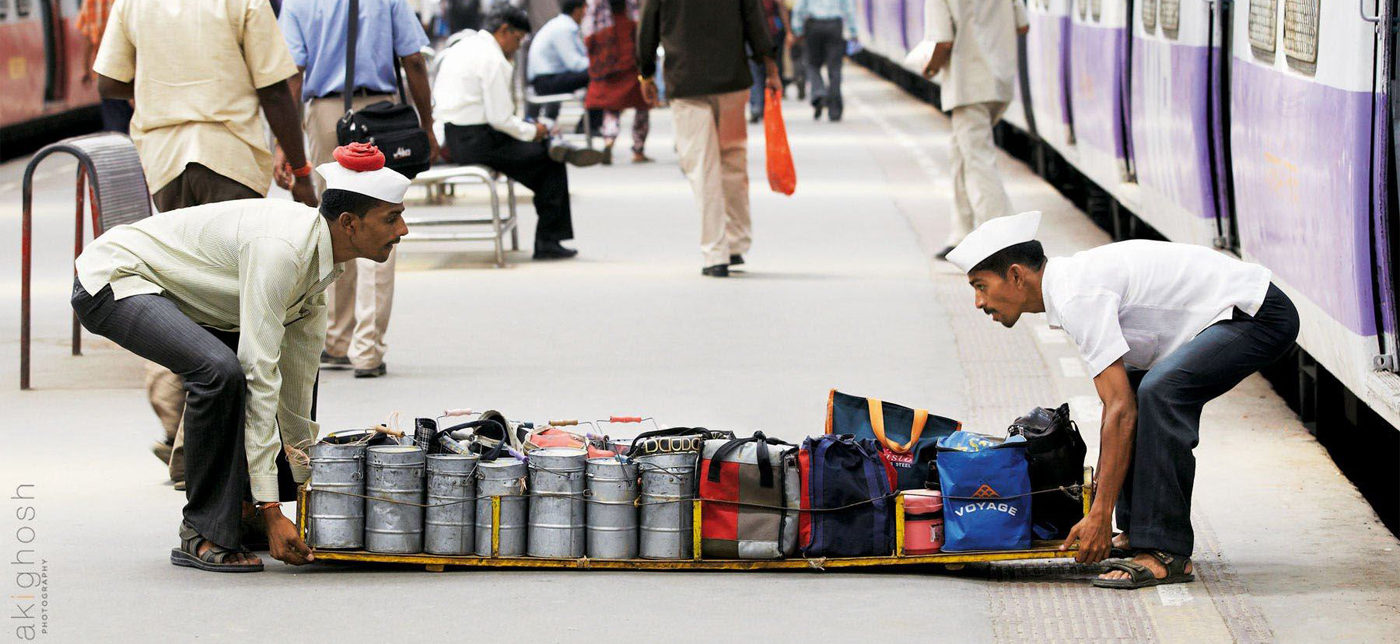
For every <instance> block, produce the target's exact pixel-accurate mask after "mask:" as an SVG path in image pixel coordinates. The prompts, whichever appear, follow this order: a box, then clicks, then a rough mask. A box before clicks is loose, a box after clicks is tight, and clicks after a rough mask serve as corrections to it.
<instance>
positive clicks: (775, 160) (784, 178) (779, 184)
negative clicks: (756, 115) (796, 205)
mask: <svg viewBox="0 0 1400 644" xmlns="http://www.w3.org/2000/svg"><path fill="white" fill-rule="evenodd" d="M763 138H764V140H765V143H766V144H767V146H768V187H769V188H772V189H773V192H781V193H783V194H785V195H791V194H792V193H793V192H795V191H796V190H797V170H795V169H793V167H792V149H791V148H789V147H788V140H787V128H786V127H783V98H782V95H780V94H779V93H778V90H775V89H772V88H769V89H766V90H764V99H763Z"/></svg>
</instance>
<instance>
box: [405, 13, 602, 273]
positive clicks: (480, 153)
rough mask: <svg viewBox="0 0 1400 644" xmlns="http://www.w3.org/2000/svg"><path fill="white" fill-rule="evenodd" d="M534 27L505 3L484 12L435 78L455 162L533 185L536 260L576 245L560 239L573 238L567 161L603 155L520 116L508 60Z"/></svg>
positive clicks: (438, 110)
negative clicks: (552, 136) (555, 137)
mask: <svg viewBox="0 0 1400 644" xmlns="http://www.w3.org/2000/svg"><path fill="white" fill-rule="evenodd" d="M528 33H530V21H529V19H528V18H527V17H526V16H525V12H524V11H522V10H520V9H519V8H516V7H514V6H511V5H510V4H508V3H504V2H503V3H501V4H498V5H496V7H495V8H494V9H492V10H491V13H490V14H488V15H487V16H486V20H485V21H484V24H483V28H482V30H481V31H478V32H476V33H473V34H470V35H468V36H466V37H464V38H462V39H461V40H459V41H458V42H457V43H456V44H454V45H452V46H451V47H449V48H447V50H446V51H443V52H442V53H441V54H440V55H439V56H440V58H441V61H442V62H441V63H440V65H441V66H440V67H439V68H438V75H437V80H436V82H435V83H434V84H433V96H435V97H437V106H436V107H435V108H434V115H435V116H436V120H438V121H439V122H441V123H443V124H444V129H445V131H446V135H447V136H446V138H447V152H448V155H449V156H451V157H452V160H453V161H455V162H457V163H462V164H480V165H484V166H488V167H490V168H492V169H494V170H496V171H499V172H501V173H504V174H505V175H506V176H509V177H510V178H512V179H515V180H516V181H519V182H520V183H523V184H525V186H526V187H528V188H529V189H530V190H532V191H534V193H535V200H534V202H535V213H536V214H537V215H539V224H538V225H537V226H536V227H535V255H534V258H535V259H567V258H570V257H573V256H575V255H577V254H578V251H577V250H574V249H572V248H566V247H565V246H564V245H563V244H562V243H560V242H563V241H565V240H568V239H573V238H574V226H573V213H572V212H571V210H570V206H569V174H568V170H567V169H566V168H565V166H564V163H565V162H569V163H573V164H575V165H592V164H595V163H598V162H600V161H602V160H603V153H602V152H601V151H598V150H592V149H588V148H571V147H568V146H564V145H557V144H556V145H549V144H548V143H547V142H546V138H547V137H548V134H549V130H548V128H547V127H546V126H545V125H544V124H542V123H529V122H527V121H525V120H524V119H522V118H520V117H519V116H516V114H515V105H514V103H513V102H512V101H511V93H510V79H511V65H510V59H511V57H512V56H514V55H515V52H516V50H518V49H520V41H521V40H523V39H524V38H525V35H526V34H528Z"/></svg>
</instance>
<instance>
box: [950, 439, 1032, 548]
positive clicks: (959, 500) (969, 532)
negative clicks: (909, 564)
mask: <svg viewBox="0 0 1400 644" xmlns="http://www.w3.org/2000/svg"><path fill="white" fill-rule="evenodd" d="M938 475H939V482H940V483H941V485H942V488H943V528H944V543H943V550H944V552H949V551H967V550H1025V549H1026V548H1029V547H1030V545H1031V497H1030V493H1031V479H1030V471H1029V469H1028V468H1027V465H1026V441H1025V439H1024V438H1022V437H1020V436H1013V437H1011V438H1010V439H1007V440H1005V441H1002V440H1001V439H998V438H993V437H990V436H981V435H978V434H972V433H970V432H963V431H958V432H954V433H952V434H950V435H948V436H947V437H945V438H943V439H941V440H939V441H938Z"/></svg>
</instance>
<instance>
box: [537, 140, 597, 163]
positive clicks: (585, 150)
mask: <svg viewBox="0 0 1400 644" xmlns="http://www.w3.org/2000/svg"><path fill="white" fill-rule="evenodd" d="M549 158H550V159H553V160H554V161H555V162H558V163H567V164H569V165H572V166H578V167H580V168H586V167H588V166H591V165H598V164H599V163H602V162H603V151H602V150H594V149H593V148H589V147H579V146H577V145H574V144H572V143H567V142H564V141H555V142H553V143H551V144H550V145H549Z"/></svg>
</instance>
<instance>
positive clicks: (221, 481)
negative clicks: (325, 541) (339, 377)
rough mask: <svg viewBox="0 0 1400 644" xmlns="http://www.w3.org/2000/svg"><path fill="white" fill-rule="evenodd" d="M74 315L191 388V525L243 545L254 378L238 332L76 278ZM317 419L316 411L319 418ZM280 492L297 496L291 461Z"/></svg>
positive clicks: (159, 299)
mask: <svg viewBox="0 0 1400 644" xmlns="http://www.w3.org/2000/svg"><path fill="white" fill-rule="evenodd" d="M72 304H73V310H74V311H75V312H77V314H78V320H79V321H80V322H82V324H83V326H84V327H86V328H87V330H89V331H91V332H93V333H96V334H98V335H101V336H104V337H106V338H108V339H110V340H112V341H113V342H116V343H117V344H118V345H120V346H121V347H122V348H124V349H126V350H128V351H131V352H132V353H135V354H136V355H139V356H141V357H142V358H145V359H147V360H151V361H153V362H155V363H157V364H159V365H161V366H163V367H165V368H167V369H169V370H171V371H173V372H175V373H176V375H178V376H180V378H181V379H182V380H183V381H184V383H185V391H186V392H187V396H186V397H185V419H184V420H185V482H186V488H185V509H184V517H185V521H186V522H188V523H189V524H190V525H192V526H194V529H195V531H196V532H198V533H199V534H200V535H201V536H203V537H204V538H205V539H208V540H210V541H213V542H214V543H217V544H219V545H221V546H223V547H225V548H237V547H238V546H239V545H240V541H241V534H240V524H239V520H240V518H241V514H242V504H243V502H244V501H247V500H252V494H251V490H250V489H249V483H248V458H247V456H246V454H247V453H246V452H245V451H244V448H243V405H244V401H245V400H246V398H247V389H248V386H247V381H246V380H245V379H244V374H243V366H242V365H241V364H239V362H238V354H237V350H238V334H237V333H230V332H226V331H216V330H214V329H210V328H207V327H203V326H200V325H198V324H196V323H195V322H194V320H191V319H190V318H189V316H187V315H185V314H184V313H182V312H181V311H180V309H179V308H178V307H176V306H175V303H174V302H172V301H171V300H169V299H167V298H166V297H164V296H162V295H133V296H130V297H127V298H123V299H121V300H117V299H114V298H113V296H112V288H111V287H110V286H108V287H105V288H103V289H102V290H101V291H98V293H97V294H96V295H91V294H89V293H88V292H87V291H86V290H84V289H83V286H82V284H80V283H79V282H78V281H77V280H76V279H75V280H73V297H72ZM313 417H314V413H313ZM277 474H278V477H277V481H278V494H279V497H280V499H281V500H283V501H293V500H295V499H296V483H295V482H294V481H293V480H292V475H291V468H290V467H288V465H287V461H286V456H285V454H284V453H282V452H279V453H278V457H277Z"/></svg>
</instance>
